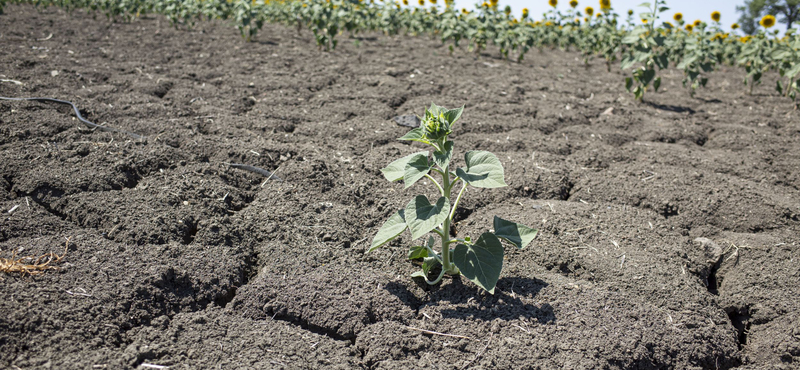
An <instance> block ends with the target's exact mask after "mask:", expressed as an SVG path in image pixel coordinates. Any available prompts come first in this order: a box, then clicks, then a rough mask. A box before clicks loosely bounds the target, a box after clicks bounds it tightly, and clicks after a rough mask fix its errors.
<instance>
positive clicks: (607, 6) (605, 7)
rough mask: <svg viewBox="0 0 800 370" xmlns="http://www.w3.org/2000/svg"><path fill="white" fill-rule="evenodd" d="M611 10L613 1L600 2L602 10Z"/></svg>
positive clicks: (604, 0) (602, 0)
mask: <svg viewBox="0 0 800 370" xmlns="http://www.w3.org/2000/svg"><path fill="white" fill-rule="evenodd" d="M608 9H611V0H600V10H608Z"/></svg>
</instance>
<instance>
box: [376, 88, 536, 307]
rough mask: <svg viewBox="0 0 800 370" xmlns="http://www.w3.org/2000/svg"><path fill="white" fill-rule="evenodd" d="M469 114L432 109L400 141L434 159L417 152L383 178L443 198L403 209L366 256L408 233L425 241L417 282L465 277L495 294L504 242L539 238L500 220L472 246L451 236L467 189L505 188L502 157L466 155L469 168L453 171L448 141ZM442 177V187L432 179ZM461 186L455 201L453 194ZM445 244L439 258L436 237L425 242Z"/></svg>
mask: <svg viewBox="0 0 800 370" xmlns="http://www.w3.org/2000/svg"><path fill="white" fill-rule="evenodd" d="M463 110H464V108H463V107H461V108H457V109H447V108H444V107H440V106H437V105H436V104H431V107H430V108H429V109H426V110H425V116H424V117H423V118H422V119H421V124H420V126H419V127H417V128H415V129H413V130H411V131H410V132H408V133H407V134H406V135H405V136H403V137H401V138H400V140H410V141H418V142H421V143H425V144H427V145H430V146H431V147H433V153H430V152H428V151H423V152H417V153H414V154H411V155H408V156H405V157H403V158H400V159H398V160H395V161H394V162H392V163H390V164H389V165H388V166H386V168H384V169H382V170H381V172H382V173H383V176H384V177H386V179H387V180H389V181H399V180H402V181H403V183H404V184H405V188H406V189H408V188H409V187H411V186H412V185H414V184H415V183H416V182H417V181H418V180H420V179H422V178H427V179H428V180H430V181H431V182H432V183H433V184H434V185H436V188H437V189H438V191H439V193H440V197H439V198H438V199H436V201H435V202H433V203H431V202H430V200H428V197H426V196H425V195H417V196H416V197H414V199H411V201H410V202H408V205H406V207H405V208H404V209H401V210H399V211H397V212H395V213H394V214H393V215H392V216H391V217H389V219H388V220H386V222H385V223H384V224H383V226H381V228H380V229H379V230H378V233H377V234H376V235H375V237H374V239H373V240H372V245H371V246H370V248H369V250H368V251H367V253H369V252H371V251H373V250H375V249H378V248H379V247H381V246H383V245H385V244H386V243H388V242H389V241H391V240H393V239H394V238H396V237H397V236H399V235H400V234H402V233H403V232H404V231H405V230H409V231H410V232H411V239H412V240H426V242H424V243H420V245H414V246H412V247H411V249H410V250H409V252H408V258H409V259H420V258H421V259H422V260H423V262H422V270H421V271H417V272H415V273H414V274H412V275H411V276H412V277H417V278H423V279H425V282H426V283H428V284H430V285H435V284H438V283H439V282H441V281H442V277H443V276H444V274H448V275H453V276H457V275H464V276H465V277H466V278H467V279H469V280H471V281H472V282H473V283H475V284H476V285H477V286H479V287H481V288H483V289H485V290H486V291H488V292H489V293H492V294H494V288H495V285H496V284H497V280H498V279H499V278H500V271H501V270H502V268H503V245H502V244H501V242H500V239H504V240H506V241H507V242H509V243H511V244H513V245H514V246H516V247H517V248H520V249H522V248H524V247H525V246H526V245H528V243H530V242H531V240H533V238H534V237H536V233H537V232H538V231H537V230H534V229H532V228H530V227H527V226H525V225H522V224H518V223H515V222H511V221H506V220H504V219H502V218H500V217H497V216H495V217H494V225H493V226H494V232H485V233H483V234H481V236H480V237H478V239H477V240H473V239H471V238H469V237H465V238H463V239H461V238H457V237H456V238H454V237H451V235H450V228H451V225H452V222H453V216H454V215H455V214H456V209H457V208H458V203H459V202H460V201H461V197H462V196H463V195H464V193H465V192H466V190H467V188H468V187H470V186H474V187H477V188H499V187H503V186H506V183H505V175H504V172H503V165H502V164H501V163H500V160H499V159H497V156H495V155H494V154H492V153H490V152H486V151H481V150H473V151H469V152H466V153H465V154H464V161H465V164H466V166H465V167H463V168H457V169H455V171H452V170H451V169H450V164H451V163H450V160H451V159H452V158H453V141H451V140H448V135H450V134H451V133H452V128H453V124H454V123H455V122H456V121H457V120H458V119H459V118H460V117H461V113H462V112H463ZM432 174H433V175H437V174H438V175H439V176H440V177H441V179H442V181H441V182H439V181H437V180H436V179H435V178H434V177H433V176H431V175H432ZM459 182H460V183H461V188H460V190H459V191H458V194H457V196H456V198H455V199H453V197H452V195H453V189H454V188H455V187H456V186H457V185H458V184H459ZM431 232H433V234H435V235H438V236H439V238H440V239H441V244H440V246H441V247H440V252H438V253H437V252H436V250H435V244H436V240H435V238H434V236H433V235H430V236H428V238H427V239H420V238H422V237H424V236H426V235H428V234H429V233H431ZM437 267H441V271H440V272H439V275H438V277H436V278H435V279H434V280H430V279H429V274H430V273H431V272H434V270H435V269H436V268H437Z"/></svg>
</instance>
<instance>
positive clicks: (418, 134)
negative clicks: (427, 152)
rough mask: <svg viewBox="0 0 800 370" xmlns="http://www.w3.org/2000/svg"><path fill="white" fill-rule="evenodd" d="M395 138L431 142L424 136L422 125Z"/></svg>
mask: <svg viewBox="0 0 800 370" xmlns="http://www.w3.org/2000/svg"><path fill="white" fill-rule="evenodd" d="M397 140H406V141H419V142H420V143H425V144H430V143H431V142H430V141H429V140H428V139H426V138H425V129H424V128H422V127H417V128H415V129H413V130H411V131H409V132H408V133H407V134H405V135H403V137H401V138H399V139H397Z"/></svg>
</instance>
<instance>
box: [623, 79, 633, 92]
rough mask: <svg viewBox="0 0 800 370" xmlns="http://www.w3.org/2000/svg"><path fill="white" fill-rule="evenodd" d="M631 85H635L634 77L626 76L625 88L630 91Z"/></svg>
mask: <svg viewBox="0 0 800 370" xmlns="http://www.w3.org/2000/svg"><path fill="white" fill-rule="evenodd" d="M631 86H633V79H632V78H630V77H625V88H626V89H628V92H630V91H631Z"/></svg>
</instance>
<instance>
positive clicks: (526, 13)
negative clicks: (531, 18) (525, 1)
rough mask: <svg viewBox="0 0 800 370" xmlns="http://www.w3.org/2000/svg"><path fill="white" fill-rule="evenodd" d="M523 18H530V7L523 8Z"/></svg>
mask: <svg viewBox="0 0 800 370" xmlns="http://www.w3.org/2000/svg"><path fill="white" fill-rule="evenodd" d="M522 18H528V8H522Z"/></svg>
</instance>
